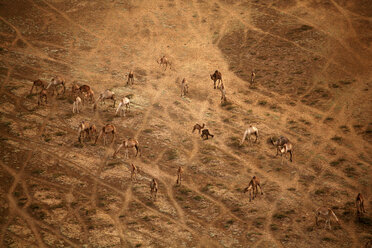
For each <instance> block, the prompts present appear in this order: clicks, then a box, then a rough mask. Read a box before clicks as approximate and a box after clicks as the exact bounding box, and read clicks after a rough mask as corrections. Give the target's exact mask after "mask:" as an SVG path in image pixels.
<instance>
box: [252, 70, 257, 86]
mask: <svg viewBox="0 0 372 248" xmlns="http://www.w3.org/2000/svg"><path fill="white" fill-rule="evenodd" d="M255 78H256V73H254V71H252V73H251V84H253V83H254V79H255Z"/></svg>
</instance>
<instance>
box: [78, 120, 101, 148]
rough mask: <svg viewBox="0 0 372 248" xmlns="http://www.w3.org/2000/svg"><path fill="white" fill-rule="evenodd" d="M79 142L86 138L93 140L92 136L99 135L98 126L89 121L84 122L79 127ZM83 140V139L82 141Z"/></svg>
mask: <svg viewBox="0 0 372 248" xmlns="http://www.w3.org/2000/svg"><path fill="white" fill-rule="evenodd" d="M78 132H79V135H78V141H79V142H80V143H81V140H84V139H85V138H86V137H89V138H91V135H93V134H94V135H96V134H97V129H96V126H95V125H94V124H92V123H90V122H88V121H82V122H81V123H80V124H79V127H78ZM82 138H83V139H82Z"/></svg>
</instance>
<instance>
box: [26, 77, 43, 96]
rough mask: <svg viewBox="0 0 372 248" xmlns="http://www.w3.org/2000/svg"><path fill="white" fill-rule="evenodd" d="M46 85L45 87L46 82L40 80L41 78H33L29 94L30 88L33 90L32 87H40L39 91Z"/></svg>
mask: <svg viewBox="0 0 372 248" xmlns="http://www.w3.org/2000/svg"><path fill="white" fill-rule="evenodd" d="M46 87H47V83H46V82H44V81H42V80H40V79H37V80H35V81H34V83H33V84H32V87H31V90H30V95H31V94H32V90H33V89H34V88H41V89H40V92H41V91H42V90H44V89H46ZM40 92H39V93H40Z"/></svg>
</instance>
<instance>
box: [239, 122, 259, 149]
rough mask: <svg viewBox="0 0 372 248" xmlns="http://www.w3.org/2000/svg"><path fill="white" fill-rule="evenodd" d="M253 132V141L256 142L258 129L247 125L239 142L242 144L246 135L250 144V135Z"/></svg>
mask: <svg viewBox="0 0 372 248" xmlns="http://www.w3.org/2000/svg"><path fill="white" fill-rule="evenodd" d="M252 134H254V135H255V136H256V139H255V140H254V142H255V143H256V142H257V140H258V129H257V127H255V126H252V125H249V127H248V128H247V129H246V130H245V131H244V134H243V138H242V141H241V142H240V145H243V143H244V141H245V140H246V138H247V137H248V141H249V144H252V140H251V135H252Z"/></svg>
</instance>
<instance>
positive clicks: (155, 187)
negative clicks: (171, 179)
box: [150, 178, 158, 200]
mask: <svg viewBox="0 0 372 248" xmlns="http://www.w3.org/2000/svg"><path fill="white" fill-rule="evenodd" d="M157 193H158V183H157V182H156V180H155V178H153V179H152V181H151V183H150V194H151V198H152V199H154V200H156V194H157Z"/></svg>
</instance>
